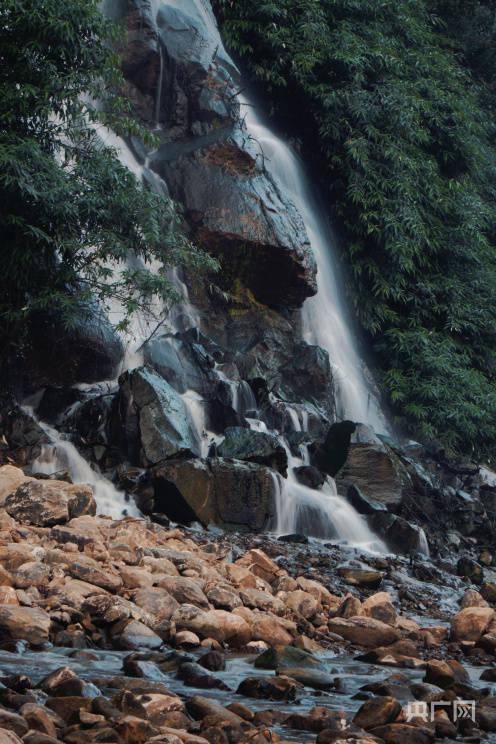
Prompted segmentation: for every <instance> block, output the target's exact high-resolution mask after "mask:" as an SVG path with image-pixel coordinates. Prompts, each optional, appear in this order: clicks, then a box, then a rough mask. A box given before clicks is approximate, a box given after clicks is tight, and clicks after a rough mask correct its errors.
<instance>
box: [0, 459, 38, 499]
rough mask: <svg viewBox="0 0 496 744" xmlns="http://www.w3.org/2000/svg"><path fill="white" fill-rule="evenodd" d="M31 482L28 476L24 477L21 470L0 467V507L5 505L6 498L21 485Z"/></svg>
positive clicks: (10, 466)
mask: <svg viewBox="0 0 496 744" xmlns="http://www.w3.org/2000/svg"><path fill="white" fill-rule="evenodd" d="M31 480H33V478H31V477H30V476H29V475H24V472H23V471H22V470H21V468H16V467H15V466H14V465H2V466H1V467H0V506H4V505H5V499H6V498H7V496H10V495H11V494H13V493H15V492H16V491H17V489H18V487H19V486H20V485H21V484H22V483H27V482H29V481H31Z"/></svg>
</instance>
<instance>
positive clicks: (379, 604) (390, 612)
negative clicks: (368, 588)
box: [362, 592, 397, 626]
mask: <svg viewBox="0 0 496 744" xmlns="http://www.w3.org/2000/svg"><path fill="white" fill-rule="evenodd" d="M362 610H363V614H364V615H367V617H374V618H375V619H376V620H381V621H382V622H383V623H387V624H388V625H393V626H394V625H396V620H397V614H396V610H395V609H394V606H393V603H392V602H391V596H390V595H389V594H388V592H378V593H377V594H372V596H371V597H368V598H367V599H366V600H365V602H364V603H363V604H362Z"/></svg>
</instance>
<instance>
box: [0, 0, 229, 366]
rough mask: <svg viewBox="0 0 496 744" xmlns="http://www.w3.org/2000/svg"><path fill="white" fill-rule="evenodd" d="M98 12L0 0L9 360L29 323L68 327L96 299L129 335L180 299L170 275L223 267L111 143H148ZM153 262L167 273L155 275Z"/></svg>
mask: <svg viewBox="0 0 496 744" xmlns="http://www.w3.org/2000/svg"><path fill="white" fill-rule="evenodd" d="M98 6H99V3H98V2H97V0H3V2H2V4H1V7H0V222H1V225H2V271H1V276H0V323H1V327H2V333H3V335H4V345H3V349H2V351H3V352H4V353H5V351H6V347H5V340H7V341H8V342H9V343H13V344H15V345H19V343H20V342H21V341H22V339H23V330H24V329H25V328H26V321H28V320H29V318H30V317H31V316H32V314H33V313H36V312H39V311H51V310H53V309H56V310H57V312H62V314H63V317H64V319H65V322H66V323H67V324H69V325H70V324H71V323H74V322H75V321H76V317H77V316H78V314H80V313H81V312H82V311H84V309H87V308H91V307H92V302H94V299H95V298H96V299H98V300H99V301H101V302H102V303H103V304H104V305H105V306H108V305H109V304H110V303H113V302H115V301H117V302H118V303H119V304H120V305H121V306H123V307H124V310H125V315H124V320H122V321H121V325H126V323H127V317H128V316H129V315H131V314H132V313H133V312H135V311H136V310H137V309H138V308H139V309H142V310H146V309H149V310H150V309H151V307H152V305H153V303H154V301H155V304H156V301H157V299H158V300H160V301H163V302H164V303H166V305H167V304H169V303H170V302H171V300H172V299H174V295H173V289H172V287H171V285H170V282H169V281H168V280H167V278H166V274H165V272H166V269H167V267H170V266H182V265H187V266H189V267H192V268H194V269H202V268H208V269H213V268H215V263H214V262H213V261H212V260H211V259H210V258H209V257H208V256H206V255H205V254H204V253H202V252H201V251H199V250H197V249H196V248H195V247H194V246H192V245H191V244H190V243H189V242H188V241H187V240H186V239H185V238H184V236H183V235H182V233H181V230H180V225H179V218H178V215H177V214H176V212H175V209H174V205H173V204H172V202H171V201H170V200H169V199H168V198H165V197H164V196H161V195H158V194H155V193H152V191H150V190H146V189H144V188H143V187H142V185H141V184H140V183H138V182H137V179H136V178H135V176H134V175H133V174H132V173H131V172H130V171H129V170H128V169H127V168H126V167H124V166H123V165H122V164H121V163H120V161H119V159H118V157H117V151H116V150H115V149H114V148H113V147H109V146H106V145H105V144H104V140H105V136H103V138H102V135H103V134H104V133H105V132H107V134H108V129H107V128H106V127H107V126H108V127H112V129H113V130H114V132H117V133H118V134H119V135H122V136H125V135H136V136H138V137H141V138H144V139H147V140H148V143H151V138H150V136H149V135H147V134H146V133H145V132H144V131H142V130H141V129H140V128H139V127H138V126H137V125H136V123H135V122H133V120H132V119H131V118H130V117H128V116H127V111H126V108H125V104H124V102H123V100H122V99H121V98H120V97H119V96H118V95H117V94H116V91H117V90H118V89H119V86H120V85H121V83H122V79H121V75H120V71H119V59H118V57H117V55H116V54H115V52H114V51H113V49H114V48H115V43H116V41H117V38H118V37H117V31H116V28H115V27H114V26H113V25H112V24H111V23H110V22H108V21H107V20H105V19H104V18H103V16H102V15H101V13H100V11H99V7H98ZM95 101H98V104H95V103H94V102H95ZM114 139H115V137H114ZM130 257H134V263H133V265H132V266H131V265H130V263H129V258H130ZM152 262H155V263H159V264H162V265H163V267H164V268H163V269H161V270H160V271H159V272H158V273H151V272H150V266H151V263H152Z"/></svg>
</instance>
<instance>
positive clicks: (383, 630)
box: [329, 615, 401, 648]
mask: <svg viewBox="0 0 496 744" xmlns="http://www.w3.org/2000/svg"><path fill="white" fill-rule="evenodd" d="M329 630H330V631H331V633H337V634H338V635H340V636H342V637H343V638H344V639H345V640H347V641H351V642H352V643H356V644H357V645H358V646H366V647H370V648H375V647H377V646H389V645H391V643H394V642H395V641H398V640H399V639H400V637H401V633H400V631H399V630H397V629H396V628H392V627H391V626H390V625H387V624H386V623H383V622H382V621H381V620H376V619H375V618H373V617H362V616H361V615H359V616H357V617H350V618H344V617H333V618H331V619H330V620H329Z"/></svg>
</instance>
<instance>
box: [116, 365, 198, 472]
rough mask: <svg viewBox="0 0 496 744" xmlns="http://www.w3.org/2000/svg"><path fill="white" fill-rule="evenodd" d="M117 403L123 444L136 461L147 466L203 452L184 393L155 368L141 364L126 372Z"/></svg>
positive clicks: (132, 459)
mask: <svg viewBox="0 0 496 744" xmlns="http://www.w3.org/2000/svg"><path fill="white" fill-rule="evenodd" d="M117 406H118V409H119V413H120V422H121V427H122V429H121V431H122V439H123V444H124V447H125V450H126V451H127V453H128V456H129V457H130V459H131V461H132V462H135V463H136V464H138V463H140V464H142V465H145V466H146V465H154V464H156V463H159V462H161V461H162V460H165V459H167V458H171V457H176V456H177V455H182V454H183V455H188V454H189V455H191V454H199V445H198V442H197V440H196V436H195V434H194V432H193V429H192V425H191V422H190V420H189V417H188V413H187V410H186V407H185V405H184V402H183V400H182V398H181V396H180V395H179V394H178V393H177V392H176V390H174V388H173V387H171V385H169V383H168V382H166V380H164V378H163V377H160V376H159V375H157V374H156V373H154V372H153V371H152V370H151V369H148V368H146V367H140V368H138V369H135V370H133V371H132V372H126V373H125V374H124V375H123V376H122V378H121V380H120V393H119V399H118V403H117Z"/></svg>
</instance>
